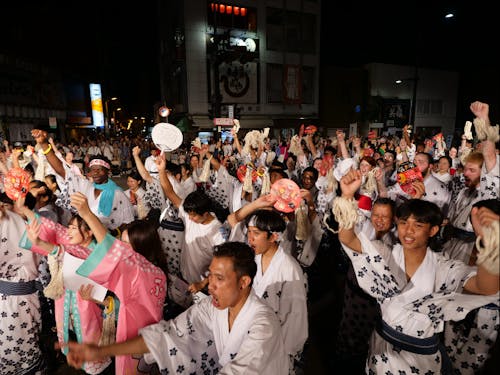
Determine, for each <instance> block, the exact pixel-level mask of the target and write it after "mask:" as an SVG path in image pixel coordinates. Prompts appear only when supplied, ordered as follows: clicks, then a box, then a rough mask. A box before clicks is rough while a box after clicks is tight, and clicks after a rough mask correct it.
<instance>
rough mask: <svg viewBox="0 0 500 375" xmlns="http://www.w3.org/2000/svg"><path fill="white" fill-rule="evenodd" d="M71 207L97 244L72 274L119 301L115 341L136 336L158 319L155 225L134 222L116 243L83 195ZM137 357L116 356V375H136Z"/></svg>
mask: <svg viewBox="0 0 500 375" xmlns="http://www.w3.org/2000/svg"><path fill="white" fill-rule="evenodd" d="M71 205H72V206H73V207H74V208H76V209H77V210H78V213H79V215H80V216H81V217H82V219H84V220H85V222H86V223H87V224H88V226H89V228H90V229H91V230H92V233H93V234H94V237H95V239H96V242H97V245H96V246H95V248H94V251H92V253H91V254H89V256H88V257H87V258H86V259H85V261H84V262H83V264H82V265H81V266H80V267H79V268H78V269H77V271H76V272H77V274H79V275H81V276H84V277H88V278H89V279H91V280H93V281H95V282H96V283H98V284H100V285H102V286H104V287H105V288H107V289H108V290H109V291H111V292H113V293H114V295H115V296H116V297H117V298H118V299H119V301H120V307H119V311H118V322H117V326H116V342H122V341H125V340H127V339H129V338H131V337H134V336H136V335H137V333H138V331H139V329H141V328H143V327H145V326H147V325H149V324H153V323H156V322H158V321H160V319H161V318H162V314H163V307H164V301H165V297H166V289H167V279H166V276H165V275H166V260H165V256H164V254H163V252H162V250H161V245H160V239H159V237H158V232H157V230H156V225H153V224H152V223H150V222H147V221H145V220H135V221H133V222H132V223H129V224H127V225H126V226H125V228H124V230H123V233H122V236H121V240H118V239H116V238H115V237H113V236H112V235H111V234H109V233H108V232H107V230H106V228H105V227H104V225H103V224H102V223H101V222H100V220H99V218H98V217H97V216H96V215H95V214H94V213H93V212H92V211H91V210H90V208H89V206H88V203H87V198H86V197H85V195H83V194H82V193H76V194H73V195H72V196H71ZM137 365H138V359H136V358H134V357H132V356H122V355H120V356H118V357H117V358H116V363H115V368H116V374H136V373H137Z"/></svg>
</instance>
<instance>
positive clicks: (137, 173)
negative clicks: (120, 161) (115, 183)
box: [127, 170, 142, 182]
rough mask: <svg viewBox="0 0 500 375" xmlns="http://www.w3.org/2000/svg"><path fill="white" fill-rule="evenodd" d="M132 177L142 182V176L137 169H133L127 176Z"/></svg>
mask: <svg viewBox="0 0 500 375" xmlns="http://www.w3.org/2000/svg"><path fill="white" fill-rule="evenodd" d="M128 177H130V178H133V179H134V180H136V181H139V182H142V176H141V175H140V173H139V172H137V171H136V170H133V171H131V172H130V173H129V174H128V175H127V178H128Z"/></svg>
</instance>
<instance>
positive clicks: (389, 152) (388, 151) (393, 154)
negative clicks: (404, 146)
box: [384, 150, 396, 161]
mask: <svg viewBox="0 0 500 375" xmlns="http://www.w3.org/2000/svg"><path fill="white" fill-rule="evenodd" d="M385 154H391V155H392V158H393V160H394V161H396V153H395V152H394V151H392V150H385V152H384V155H385Z"/></svg>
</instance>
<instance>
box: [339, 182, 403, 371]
mask: <svg viewBox="0 0 500 375" xmlns="http://www.w3.org/2000/svg"><path fill="white" fill-rule="evenodd" d="M361 175H363V173H362V172H361ZM358 210H360V211H361V209H359V208H358ZM395 212H396V205H395V203H394V202H393V201H392V200H390V199H389V198H379V199H377V200H376V201H375V203H374V204H373V207H372V210H371V215H370V219H367V218H366V216H364V215H363V214H362V213H361V212H360V215H359V216H360V217H361V218H362V219H363V220H361V221H360V222H358V223H357V224H356V229H355V230H356V232H363V233H365V235H366V237H367V238H368V239H369V240H370V241H381V242H382V243H384V244H385V245H387V246H390V247H392V246H393V245H395V244H396V236H395V233H394V215H395ZM347 263H348V265H347V266H348V269H347V274H346V276H345V284H344V285H345V286H344V295H343V306H342V318H341V320H340V323H339V326H338V331H337V340H336V342H335V356H336V358H335V366H336V368H343V369H350V370H353V369H355V368H358V366H361V367H359V370H361V369H363V368H364V361H365V359H366V355H367V353H368V342H369V338H370V336H371V334H372V331H373V328H374V327H375V322H376V321H377V319H378V318H380V312H379V308H378V305H377V301H376V300H375V299H374V298H373V297H371V296H370V295H368V294H367V293H365V292H364V291H363V289H361V288H360V287H359V285H358V282H357V280H356V273H355V270H354V268H353V266H352V264H351V262H350V261H347ZM337 366H343V367H337Z"/></svg>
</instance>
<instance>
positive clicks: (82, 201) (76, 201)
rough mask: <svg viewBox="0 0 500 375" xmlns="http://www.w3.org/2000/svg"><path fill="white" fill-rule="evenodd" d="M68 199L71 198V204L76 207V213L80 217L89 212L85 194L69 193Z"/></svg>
mask: <svg viewBox="0 0 500 375" xmlns="http://www.w3.org/2000/svg"><path fill="white" fill-rule="evenodd" d="M70 199H71V206H73V207H74V208H76V210H77V211H78V214H79V215H80V216H81V217H82V218H83V217H84V216H86V215H87V214H89V213H90V207H89V203H88V201H87V197H86V196H85V195H83V194H82V193H75V194H73V195H71V197H70Z"/></svg>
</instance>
